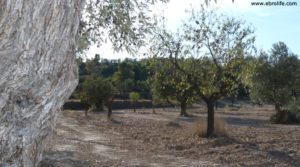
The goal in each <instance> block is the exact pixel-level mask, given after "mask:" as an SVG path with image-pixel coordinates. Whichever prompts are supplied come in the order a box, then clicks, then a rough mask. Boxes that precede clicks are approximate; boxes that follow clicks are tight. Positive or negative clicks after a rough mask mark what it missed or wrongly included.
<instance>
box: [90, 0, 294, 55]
mask: <svg viewBox="0 0 300 167" xmlns="http://www.w3.org/2000/svg"><path fill="white" fill-rule="evenodd" d="M268 1H271V2H276V0H274V1H272V0H235V2H234V3H232V0H217V3H216V4H215V3H214V2H212V3H211V5H210V7H213V8H217V9H219V10H218V11H219V12H221V13H224V14H226V15H230V16H234V17H238V18H241V19H243V20H245V21H246V23H247V24H251V25H252V26H253V27H254V28H255V35H256V47H257V49H263V50H265V51H268V50H270V48H271V47H272V44H274V43H276V42H278V41H283V42H285V43H286V44H287V46H288V47H289V48H290V50H291V51H292V52H293V53H295V54H298V55H300V46H299V44H300V42H299V39H298V38H299V37H300V2H298V5H297V6H251V2H268ZM282 1H283V2H288V1H295V2H297V0H282ZM203 2H204V0H184V1H183V0H170V2H169V3H166V4H162V3H158V4H156V5H155V6H154V8H153V11H154V13H155V14H156V15H163V16H164V17H165V18H166V19H167V22H166V26H167V28H169V29H171V30H174V31H175V30H176V29H177V28H179V27H180V25H181V23H182V21H183V20H184V19H185V18H187V17H188V15H187V14H186V12H185V11H186V10H187V9H189V8H191V6H192V7H193V8H194V9H197V8H200V5H201V3H203ZM96 53H97V54H100V57H101V58H107V59H124V58H126V57H130V58H137V57H133V56H130V55H129V54H128V53H127V52H119V53H116V52H114V51H113V49H112V46H111V43H107V44H104V45H102V46H101V47H100V48H97V47H96V46H91V47H90V50H89V51H88V52H87V58H92V57H94V55H95V54H96Z"/></svg>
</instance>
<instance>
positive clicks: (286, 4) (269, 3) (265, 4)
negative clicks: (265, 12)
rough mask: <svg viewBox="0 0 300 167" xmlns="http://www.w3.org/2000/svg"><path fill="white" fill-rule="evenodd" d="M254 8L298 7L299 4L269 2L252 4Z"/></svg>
mask: <svg viewBox="0 0 300 167" xmlns="http://www.w3.org/2000/svg"><path fill="white" fill-rule="evenodd" d="M251 5H252V6H297V5H298V4H297V2H283V1H268V2H251Z"/></svg>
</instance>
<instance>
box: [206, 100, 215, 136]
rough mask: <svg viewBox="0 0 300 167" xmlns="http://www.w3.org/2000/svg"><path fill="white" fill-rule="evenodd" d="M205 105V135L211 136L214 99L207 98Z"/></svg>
mask: <svg viewBox="0 0 300 167" xmlns="http://www.w3.org/2000/svg"><path fill="white" fill-rule="evenodd" d="M206 105H207V131H206V137H213V136H214V122H215V121H214V118H215V117H214V115H215V111H214V101H212V100H208V101H206Z"/></svg>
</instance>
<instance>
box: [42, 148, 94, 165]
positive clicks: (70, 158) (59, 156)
mask: <svg viewBox="0 0 300 167" xmlns="http://www.w3.org/2000/svg"><path fill="white" fill-rule="evenodd" d="M73 166H76V167H87V166H91V165H90V164H89V163H88V162H87V161H83V160H77V159H75V158H74V152H71V151H45V152H44V154H43V159H42V161H41V162H40V164H39V165H38V167H73Z"/></svg>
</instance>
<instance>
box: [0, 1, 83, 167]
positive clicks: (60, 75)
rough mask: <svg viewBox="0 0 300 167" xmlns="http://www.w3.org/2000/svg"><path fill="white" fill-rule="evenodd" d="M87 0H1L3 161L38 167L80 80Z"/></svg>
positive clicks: (0, 149)
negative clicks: (57, 118)
mask: <svg viewBox="0 0 300 167" xmlns="http://www.w3.org/2000/svg"><path fill="white" fill-rule="evenodd" d="M81 8H82V0H43V1H38V0H0V62H1V63H0V73H1V75H0V96H1V98H0V164H1V165H0V166H5V167H6V166H7V167H10V166H11V167H17V166H24V167H34V166H37V165H38V162H39V161H40V160H41V155H42V151H43V147H44V145H45V139H46V138H47V136H48V135H49V133H50V132H51V131H52V129H53V126H54V122H55V114H56V112H57V111H59V110H60V108H61V106H62V105H63V103H64V101H65V100H66V99H67V98H68V97H69V96H70V94H71V93H72V91H73V89H74V88H75V87H76V85H77V66H76V63H75V49H76V41H77V37H78V28H79V20H80V11H81Z"/></svg>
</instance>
